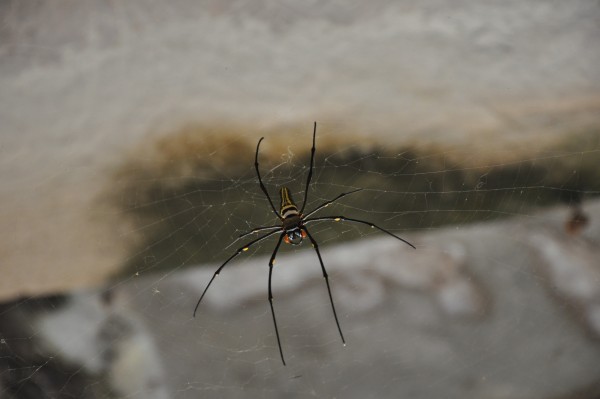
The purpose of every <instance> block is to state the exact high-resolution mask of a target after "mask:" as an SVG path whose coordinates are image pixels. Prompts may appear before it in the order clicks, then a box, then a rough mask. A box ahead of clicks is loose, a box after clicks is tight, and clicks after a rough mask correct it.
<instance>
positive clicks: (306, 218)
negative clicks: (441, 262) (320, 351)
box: [194, 122, 415, 365]
mask: <svg viewBox="0 0 600 399" xmlns="http://www.w3.org/2000/svg"><path fill="white" fill-rule="evenodd" d="M316 134H317V122H315V124H314V129H313V142H312V148H311V155H310V169H309V170H308V177H307V178H306V187H305V190H304V200H303V201H302V208H300V210H298V207H297V206H296V204H295V203H294V201H293V200H292V195H291V194H290V190H289V189H288V188H287V187H282V188H281V189H280V190H279V195H280V197H281V206H280V209H279V212H277V210H276V209H275V206H274V205H273V201H272V200H271V196H269V192H268V191H267V189H266V187H265V185H264V184H263V182H262V179H261V177H260V171H259V169H258V150H259V148H260V143H261V141H262V140H263V139H264V137H261V139H260V140H258V144H257V146H256V154H255V156H254V167H255V169H256V175H257V177H258V184H259V185H260V189H261V190H262V191H263V193H264V194H265V196H266V197H267V200H268V201H269V205H271V209H272V210H273V213H275V215H276V216H277V218H278V219H279V221H280V224H278V225H274V226H264V227H257V228H255V229H252V230H251V231H249V232H247V233H244V234H242V235H240V236H239V237H238V239H240V238H242V237H246V236H248V235H251V234H254V233H258V232H260V231H268V233H266V234H263V235H262V236H260V237H258V238H255V239H254V240H252V241H250V242H249V243H247V244H246V245H244V246H242V247H240V248H238V250H237V251H236V252H235V253H234V254H233V255H231V256H230V257H229V258H227V260H226V261H225V262H224V263H223V264H222V265H221V266H219V268H218V269H217V270H216V271H215V273H214V274H213V276H212V278H211V279H210V281H209V282H208V284H207V286H206V288H205V289H204V291H203V292H202V295H201V296H200V299H199V300H198V303H197V304H196V307H195V308H194V316H196V311H197V310H198V306H200V302H202V298H204V295H205V294H206V291H207V290H208V287H210V285H211V284H212V282H213V280H214V279H215V277H217V276H218V275H219V273H220V272H221V270H222V269H223V268H224V267H225V265H226V264H227V263H229V261H231V260H232V259H233V258H235V257H236V256H238V255H239V254H241V253H242V252H244V251H247V250H248V249H249V248H250V246H252V245H254V244H256V243H258V242H260V241H262V240H264V239H266V238H268V237H271V236H272V235H275V234H277V233H280V234H279V240H278V241H277V245H275V249H274V250H273V253H272V254H271V258H270V260H269V297H268V298H269V304H270V306H271V315H272V316H273V324H274V326H275V335H276V336H277V345H278V346H279V354H280V355H281V361H282V362H283V364H284V365H285V359H284V357H283V350H282V349H281V339H280V337H279V329H278V328H277V320H276V319H275V309H274V308H273V291H272V290H271V276H272V275H273V264H274V263H275V256H277V251H279V247H280V246H281V241H284V242H286V243H287V244H292V245H299V244H301V243H302V241H303V239H304V238H306V237H308V239H309V240H310V242H311V244H312V246H313V248H314V249H315V252H316V253H317V257H318V258H319V264H320V265H321V271H322V272H323V277H324V278H325V283H326V284H327V292H328V294H329V301H330V302H331V309H332V310H333V317H334V318H335V323H336V325H337V328H338V331H339V333H340V337H341V338H342V342H343V343H344V344H345V343H346V340H345V339H344V334H342V328H341V327H340V322H339V320H338V317H337V312H336V311H335V305H334V304H333V296H332V295H331V287H330V286H329V277H328V276H327V271H326V270H325V265H324V264H323V259H322V258H321V252H320V251H319V245H318V244H317V242H316V241H315V239H314V238H313V236H312V235H311V234H310V233H309V231H308V229H307V228H306V225H307V224H309V223H311V222H318V221H326V220H328V221H334V222H339V221H345V222H353V223H360V224H365V225H367V226H370V227H371V228H375V229H378V230H380V231H382V232H384V233H386V234H389V235H390V236H392V237H394V238H396V239H398V240H400V241H402V242H404V243H406V244H408V245H410V246H411V247H413V248H415V246H414V245H412V244H411V243H409V242H408V241H406V240H405V239H403V238H400V237H398V236H397V235H395V234H393V233H391V232H389V231H387V230H385V229H382V228H381V227H379V226H376V225H375V224H373V223H371V222H367V221H364V220H359V219H352V218H347V217H345V216H341V215H339V216H321V217H314V218H311V217H310V216H311V215H313V214H315V213H316V212H318V211H320V210H321V209H323V208H325V207H326V206H328V205H329V204H332V203H334V202H335V201H337V200H339V199H340V198H342V197H344V196H346V195H348V194H352V193H355V192H357V191H360V190H361V189H360V188H358V189H355V190H352V191H348V192H345V193H341V194H340V195H338V196H337V197H335V198H334V199H331V200H329V201H325V202H324V203H322V204H321V205H319V206H318V207H316V208H315V209H313V210H312V211H310V212H308V213H306V214H305V213H304V207H305V206H306V199H307V198H308V188H309V186H310V180H311V178H312V172H313V166H314V162H315V137H316Z"/></svg>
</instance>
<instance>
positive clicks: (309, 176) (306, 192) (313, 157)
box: [300, 122, 317, 214]
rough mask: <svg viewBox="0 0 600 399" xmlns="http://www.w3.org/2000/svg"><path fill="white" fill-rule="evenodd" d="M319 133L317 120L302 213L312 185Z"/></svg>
mask: <svg viewBox="0 0 600 399" xmlns="http://www.w3.org/2000/svg"><path fill="white" fill-rule="evenodd" d="M316 135H317V122H315V127H314V129H313V144H312V148H311V150H310V169H309V170H308V177H307V178H306V189H305V190H304V201H303V202H302V209H300V214H302V212H304V207H305V206H306V199H307V198H308V187H309V186H310V179H311V178H312V173H313V166H314V165H315V136H316Z"/></svg>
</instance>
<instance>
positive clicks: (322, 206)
mask: <svg viewBox="0 0 600 399" xmlns="http://www.w3.org/2000/svg"><path fill="white" fill-rule="evenodd" d="M361 190H362V188H357V189H356V190H352V191H348V192H345V193H341V194H340V195H338V196H337V197H335V198H334V199H332V200H329V201H325V202H323V203H322V204H321V205H319V206H318V207H316V208H315V209H313V210H312V211H310V212H308V213H307V214H306V215H304V218H305V219H306V218H307V217H309V216H310V215H312V214H314V213H316V212H318V211H320V210H321V209H323V208H325V207H327V206H329V205H331V204H333V203H334V202H335V201H337V200H339V199H340V198H342V197H345V196H346V195H350V194H354V193H356V192H358V191H361Z"/></svg>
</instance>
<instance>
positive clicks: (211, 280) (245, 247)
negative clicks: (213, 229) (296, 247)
mask: <svg viewBox="0 0 600 399" xmlns="http://www.w3.org/2000/svg"><path fill="white" fill-rule="evenodd" d="M277 232H278V231H277V230H274V231H271V232H268V233H267V234H264V235H262V236H260V237H258V238H256V239H254V240H252V241H250V242H249V243H247V244H246V245H244V246H243V247H240V248H239V249H238V250H237V251H235V253H234V254H233V255H231V256H230V257H229V258H227V260H226V261H225V262H224V263H223V264H222V265H221V266H219V268H218V269H217V271H216V272H215V273H214V274H213V276H212V278H211V279H210V281H209V282H208V285H207V286H206V288H205V289H204V291H203V292H202V295H201V296H200V299H198V303H196V307H195V308H194V317H196V311H197V310H198V306H200V302H202V298H204V295H205V294H206V291H208V287H210V285H211V284H212V282H213V280H214V279H215V277H217V276H218V275H219V273H220V272H221V270H222V269H223V268H224V267H225V265H226V264H228V263H229V261H231V260H232V259H233V258H235V257H236V256H238V255H239V254H241V253H242V252H244V251H247V250H248V248H250V247H251V246H252V245H254V244H256V243H258V242H260V241H262V240H264V239H265V238H268V237H270V236H272V235H273V234H275V233H277Z"/></svg>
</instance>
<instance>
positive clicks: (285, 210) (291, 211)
mask: <svg viewBox="0 0 600 399" xmlns="http://www.w3.org/2000/svg"><path fill="white" fill-rule="evenodd" d="M279 195H280V197H281V208H280V211H279V214H280V215H281V217H282V218H283V219H286V218H288V217H290V216H297V215H299V214H300V212H298V207H297V206H296V204H295V203H294V200H293V199H292V194H290V190H289V189H288V188H287V187H282V188H281V189H280V190H279Z"/></svg>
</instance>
